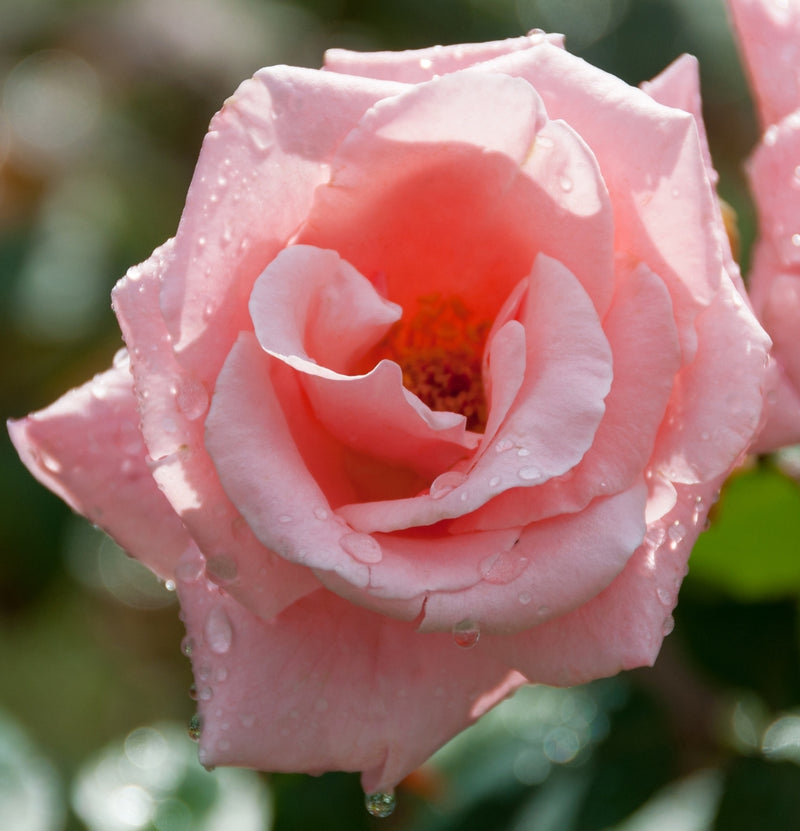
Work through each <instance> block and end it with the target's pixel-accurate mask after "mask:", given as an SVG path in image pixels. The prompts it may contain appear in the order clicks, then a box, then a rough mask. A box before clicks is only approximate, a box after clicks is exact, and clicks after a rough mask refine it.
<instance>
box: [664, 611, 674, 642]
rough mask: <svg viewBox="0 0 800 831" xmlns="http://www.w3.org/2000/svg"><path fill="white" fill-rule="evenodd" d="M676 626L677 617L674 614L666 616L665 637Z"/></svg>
mask: <svg viewBox="0 0 800 831" xmlns="http://www.w3.org/2000/svg"><path fill="white" fill-rule="evenodd" d="M674 628H675V618H674V617H672V615H667V616H666V617H665V618H664V626H663V628H662V630H661V631H662V632H663V633H664V637H665V638H666V637H667V635H669V633H670V632H671V631H672V630H673V629H674Z"/></svg>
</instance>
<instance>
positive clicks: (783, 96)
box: [728, 0, 800, 127]
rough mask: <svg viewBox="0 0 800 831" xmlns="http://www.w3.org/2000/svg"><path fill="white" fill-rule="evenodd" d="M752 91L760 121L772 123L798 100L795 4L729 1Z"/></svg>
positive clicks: (799, 41)
mask: <svg viewBox="0 0 800 831" xmlns="http://www.w3.org/2000/svg"><path fill="white" fill-rule="evenodd" d="M728 7H729V9H730V10H731V13H732V15H733V22H734V24H735V26H736V29H737V30H738V33H739V45H740V48H741V50H742V52H743V53H744V57H745V65H746V69H747V72H748V74H749V76H750V80H751V84H752V87H753V89H754V90H755V97H756V101H757V103H758V108H759V115H760V116H761V124H762V126H764V127H767V126H769V125H770V124H775V123H776V122H778V121H780V120H781V119H782V118H784V117H785V116H786V115H788V114H789V113H790V112H792V111H793V110H794V109H796V108H797V104H798V102H799V101H800V76H799V75H798V73H797V67H798V66H800V13H798V10H797V7H796V5H795V4H794V3H780V2H773V3H765V2H763V0H728Z"/></svg>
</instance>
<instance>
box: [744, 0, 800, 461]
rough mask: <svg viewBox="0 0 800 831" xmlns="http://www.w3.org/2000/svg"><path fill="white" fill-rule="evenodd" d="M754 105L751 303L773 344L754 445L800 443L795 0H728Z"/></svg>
mask: <svg viewBox="0 0 800 831" xmlns="http://www.w3.org/2000/svg"><path fill="white" fill-rule="evenodd" d="M729 6H730V10H731V12H732V15H733V19H734V23H735V26H736V29H737V30H738V34H739V43H740V46H741V50H742V54H743V57H744V61H745V65H746V68H747V70H748V72H749V75H750V79H751V82H752V86H753V90H754V93H755V98H756V103H757V105H758V114H759V119H760V122H761V127H762V129H763V130H764V134H763V136H762V139H761V141H760V142H759V144H758V147H757V148H756V150H755V152H754V153H753V155H752V157H751V158H750V161H749V164H748V173H749V177H750V184H751V187H752V190H753V195H754V197H755V202H756V207H757V209H758V219H759V237H758V241H757V244H756V246H755V250H754V254H753V261H752V266H751V270H750V284H749V289H750V297H751V299H752V302H753V307H754V309H755V311H756V314H757V315H758V317H759V319H760V320H761V322H762V323H763V324H764V327H765V328H766V330H767V332H769V335H770V337H771V338H772V340H773V342H774V349H773V356H774V358H775V366H773V367H771V370H770V371H771V373H772V374H774V376H775V378H774V382H773V384H772V386H773V387H774V390H773V391H772V393H771V394H770V396H769V397H768V398H767V402H768V416H769V418H768V420H767V423H766V426H765V428H764V432H763V433H762V435H761V436H760V437H759V440H758V447H759V449H764V450H768V449H774V448H775V447H779V446H781V445H784V444H793V443H796V442H800V2H798V0H783V2H774V0H773V1H772V2H767V0H729Z"/></svg>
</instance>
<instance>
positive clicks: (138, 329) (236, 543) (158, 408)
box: [113, 243, 318, 618]
mask: <svg viewBox="0 0 800 831" xmlns="http://www.w3.org/2000/svg"><path fill="white" fill-rule="evenodd" d="M172 256H173V252H172V244H171V243H167V244H166V245H164V246H162V248H160V249H158V250H156V251H155V252H154V254H153V255H152V256H151V258H150V259H149V260H148V261H147V262H145V263H143V264H142V265H141V266H137V267H136V268H132V269H131V270H130V271H129V272H128V274H127V275H126V276H125V277H123V278H122V280H120V281H119V283H117V285H116V287H115V288H114V292H113V302H114V308H115V310H116V312H117V317H118V318H119V322H120V327H121V329H122V333H123V336H124V338H125V341H126V343H127V344H128V347H129V350H130V354H131V369H132V371H133V376H134V383H135V387H136V393H137V396H138V409H139V416H140V418H141V429H142V434H143V436H144V439H145V443H146V445H147V449H148V451H149V453H150V455H151V456H152V457H153V458H154V459H155V463H154V465H153V477H154V478H155V480H156V482H157V483H158V485H159V486H160V487H161V489H162V490H163V492H164V494H165V495H166V497H167V499H168V500H169V503H170V504H171V505H172V507H173V509H174V510H175V511H176V512H177V513H178V515H179V516H180V517H181V519H182V520H183V522H184V524H185V525H186V527H187V529H188V531H189V534H190V535H191V537H192V539H194V540H195V542H196V543H197V544H198V545H199V546H200V548H201V549H202V551H203V554H204V556H205V558H206V562H207V569H208V573H209V576H210V577H211V578H212V579H215V580H217V581H218V582H222V583H224V584H225V585H226V586H227V588H228V590H229V591H230V592H231V593H232V594H234V595H235V596H236V598H237V600H239V601H240V602H242V603H244V604H245V606H247V607H248V608H249V609H251V610H252V611H254V612H255V613H256V614H261V615H263V616H264V617H267V618H270V617H272V616H273V615H275V614H276V613H277V612H279V611H280V610H281V609H282V608H283V607H284V606H285V605H286V604H287V603H291V602H292V601H294V600H295V599H297V597H300V596H302V595H303V594H305V593H306V592H308V591H313V590H314V589H316V588H317V585H318V584H317V581H316V580H315V579H314V577H313V575H312V574H310V573H309V572H308V571H307V570H305V569H302V568H299V567H297V566H294V565H292V564H291V563H287V562H286V561H285V560H283V559H282V558H281V557H278V556H277V555H276V554H274V553H272V552H271V551H268V550H267V549H265V548H264V547H263V546H262V545H260V543H259V542H258V540H257V539H256V538H255V537H254V536H253V533H252V532H251V530H250V529H249V528H248V526H247V523H245V521H244V520H243V519H242V517H241V515H240V514H239V512H238V511H237V510H236V508H234V506H233V505H232V504H231V502H230V500H229V499H228V498H227V497H226V495H225V492H224V491H223V490H222V486H221V485H220V482H219V479H218V477H217V474H216V471H215V470H214V466H213V464H212V462H211V459H210V458H209V456H208V453H207V452H206V449H205V446H204V444H203V416H205V413H206V410H207V408H208V402H209V394H208V390H207V387H206V386H205V385H204V384H203V383H202V382H201V381H200V380H199V379H198V378H196V377H193V376H190V375H188V374H187V373H186V372H184V371H183V369H182V367H181V366H180V365H179V364H178V362H177V360H176V358H175V354H174V353H173V351H172V344H171V340H170V337H169V335H168V334H167V331H166V326H165V323H164V320H163V318H162V317H161V313H160V310H159V305H158V297H159V290H160V288H161V277H162V275H163V273H164V272H165V270H166V269H167V267H168V265H169V263H171V262H173V260H172ZM264 586H267V587H268V590H267V591H265V590H264Z"/></svg>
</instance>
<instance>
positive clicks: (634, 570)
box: [481, 477, 724, 686]
mask: <svg viewBox="0 0 800 831" xmlns="http://www.w3.org/2000/svg"><path fill="white" fill-rule="evenodd" d="M723 478H724V477H719V478H718V479H715V480H712V481H710V482H706V483H704V484H703V485H700V486H693V487H686V486H679V490H678V498H677V500H676V502H675V504H674V505H673V507H672V508H671V509H670V511H669V512H668V513H667V514H666V515H664V516H662V517H661V518H660V519H659V520H658V521H656V522H653V523H651V524H650V527H649V530H648V532H647V535H646V537H645V540H644V542H643V543H642V545H641V546H640V547H639V549H638V550H637V551H636V553H635V554H634V555H633V556H632V557H631V558H630V560H629V561H628V564H627V566H626V567H625V569H624V570H623V571H622V573H621V574H620V575H619V577H617V579H616V580H614V582H613V583H611V585H610V586H609V587H608V588H607V589H606V590H605V591H603V592H601V593H600V594H599V595H598V596H597V597H595V598H594V599H593V600H591V601H590V602H588V603H586V604H585V605H583V606H581V607H579V608H578V609H576V610H575V611H573V612H571V613H570V614H568V615H564V616H563V617H559V618H553V619H552V620H549V621H547V622H546V623H543V624H542V625H541V626H537V627H535V628H533V629H529V630H527V631H525V632H520V633H519V634H516V635H511V636H508V637H490V638H487V640H486V645H487V647H488V648H489V649H490V650H491V651H492V652H493V654H496V655H498V656H500V657H502V658H503V659H504V660H505V661H507V662H508V664H509V666H514V667H517V668H518V669H519V670H520V671H521V672H523V673H525V675H526V676H527V677H528V678H530V679H535V680H537V681H539V682H541V683H544V684H555V685H559V686H570V685H572V684H581V683H584V682H586V681H590V680H592V679H594V678H603V677H606V676H609V675H615V674H616V673H617V672H619V671H620V670H623V669H632V668H634V667H639V666H647V665H652V663H653V662H654V661H655V659H656V656H657V655H658V651H659V649H660V647H661V643H662V641H663V639H664V636H665V635H667V634H669V632H670V631H671V630H672V626H673V620H672V617H671V614H670V613H671V611H672V609H673V608H674V606H675V603H676V601H677V596H678V589H679V588H680V584H681V581H682V580H683V578H684V576H685V574H686V562H687V560H688V558H689V554H690V552H691V550H692V546H693V545H694V543H695V541H696V540H697V537H698V535H699V533H700V531H701V530H702V523H703V521H704V519H705V516H706V513H707V511H708V508H709V506H710V505H711V503H712V502H713V501H714V500H715V498H716V493H717V491H718V489H719V486H720V485H721V483H722V481H723ZM482 644H483V641H482V642H481V645H482Z"/></svg>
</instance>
